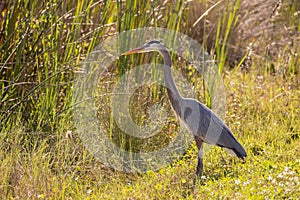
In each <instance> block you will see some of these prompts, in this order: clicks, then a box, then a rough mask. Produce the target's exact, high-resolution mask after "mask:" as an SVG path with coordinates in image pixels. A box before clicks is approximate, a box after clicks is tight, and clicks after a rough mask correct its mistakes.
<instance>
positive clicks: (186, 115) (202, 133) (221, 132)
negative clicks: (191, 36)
mask: <svg viewBox="0 0 300 200" xmlns="http://www.w3.org/2000/svg"><path fill="white" fill-rule="evenodd" d="M150 51H158V52H159V53H160V54H161V55H162V56H163V59H164V78H165V84H166V88H167V93H168V97H169V99H170V102H171V105H172V107H173V109H174V111H175V113H176V115H177V116H179V118H180V119H181V120H182V121H183V122H184V124H185V125H186V127H187V129H188V130H189V131H190V132H191V133H192V134H193V135H194V138H195V141H196V145H197V147H198V165H197V169H196V174H197V175H200V176H202V173H203V160H202V149H203V142H205V143H208V144H215V145H217V146H220V147H223V148H226V149H227V150H229V151H230V152H231V153H233V154H234V155H236V156H237V157H239V158H241V159H243V160H244V158H245V157H246V156H247V154H246V151H245V150H244V148H243V147H242V145H241V144H240V143H239V142H238V141H237V140H236V139H235V137H234V136H233V134H232V132H231V131H230V130H229V128H228V127H227V126H226V124H225V123H224V122H223V121H222V120H221V119H220V118H219V117H218V116H217V115H216V114H215V113H213V112H212V111H211V110H210V109H208V108H207V107H206V106H205V105H203V104H202V103H200V102H199V101H197V100H195V99H191V98H183V97H182V96H181V95H180V93H179V91H178V90H177V88H176V85H175V82H174V79H173V77H172V74H171V66H172V61H171V57H170V54H169V52H168V49H167V48H166V46H165V45H164V44H163V43H161V42H160V41H156V40H152V41H149V42H148V43H146V44H144V45H142V46H140V47H138V48H135V49H132V50H131V51H128V52H125V53H123V55H129V54H134V53H142V52H150Z"/></svg>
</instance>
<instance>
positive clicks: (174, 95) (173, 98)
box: [160, 50, 182, 116]
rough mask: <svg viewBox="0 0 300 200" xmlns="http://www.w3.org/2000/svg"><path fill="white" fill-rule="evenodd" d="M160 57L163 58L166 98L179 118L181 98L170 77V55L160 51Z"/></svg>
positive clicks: (165, 51)
mask: <svg viewBox="0 0 300 200" xmlns="http://www.w3.org/2000/svg"><path fill="white" fill-rule="evenodd" d="M160 53H161V55H162V56H163V58H164V78H165V83H166V87H167V92H168V97H169V99H170V102H171V104H172V106H173V108H174V110H175V111H176V113H177V114H178V115H179V116H181V110H180V106H179V104H180V99H181V98H182V97H181V95H180V93H179V91H178V90H177V88H176V85H175V82H174V79H173V76H172V71H171V66H172V61H171V57H170V54H169V53H168V51H167V50H160Z"/></svg>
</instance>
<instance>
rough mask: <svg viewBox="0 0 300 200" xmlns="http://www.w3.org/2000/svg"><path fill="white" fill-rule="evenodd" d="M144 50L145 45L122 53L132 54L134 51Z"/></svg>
mask: <svg viewBox="0 0 300 200" xmlns="http://www.w3.org/2000/svg"><path fill="white" fill-rule="evenodd" d="M143 50H144V48H143V47H138V48H135V49H132V50H130V51H127V52H125V53H122V55H130V54H134V53H139V52H142V51H143Z"/></svg>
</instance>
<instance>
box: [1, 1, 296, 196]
mask: <svg viewBox="0 0 300 200" xmlns="http://www.w3.org/2000/svg"><path fill="white" fill-rule="evenodd" d="M214 4H218V5H217V6H216V7H215V8H214V9H212V10H211V11H209V12H208V15H205V16H203V19H202V20H200V23H199V24H197V25H195V26H193V23H194V22H195V21H196V20H197V19H199V17H200V16H201V15H200V14H199V13H200V12H199V10H201V9H202V10H201V11H203V10H204V11H205V10H207V9H209V7H211V6H213V5H214ZM245 5H247V2H245V1H240V0H237V1H222V2H219V1H215V2H208V1H137V0H126V1H119V0H117V1H95V0H91V1H71V0H50V1H38V0H5V1H2V2H1V3H0V112H1V115H0V160H1V162H0V169H1V170H0V199H39V198H40V199H64V198H70V199H73V198H74V199H184V198H187V199H199V198H211V199H216V198H220V199H227V198H229V199H232V198H235V199H247V198H250V199H251V198H253V199H257V198H258V199H264V198H266V199H284V198H291V199H296V198H298V194H299V193H300V191H299V188H300V187H299V184H300V182H299V178H300V175H299V174H300V172H299V168H300V167H299V166H300V162H299V150H298V149H299V134H300V132H299V130H300V121H299V114H300V110H299V108H300V105H299V98H300V90H299V85H300V82H299V80H300V79H299V72H300V59H299V55H300V48H299V45H300V42H299V31H300V20H299V19H300V18H299V13H300V5H299V3H298V2H297V1H293V0H284V1H280V2H275V1H273V0H269V1H266V2H265V4H257V5H255V6H253V5H251V6H252V7H251V6H250V7H247V8H246V9H245ZM264 5H266V6H264ZM243 6H244V7H243ZM259 6H261V7H262V11H261V12H262V13H260V14H261V18H260V19H261V20H262V23H260V24H259V21H257V14H256V13H259V12H255V13H252V10H255V9H256V8H257V7H259ZM266 8H272V9H273V11H274V12H273V13H272V12H271V14H270V15H268V16H267V17H266V16H265V13H267V12H268V10H270V9H266ZM194 9H195V10H194ZM272 9H271V10H272ZM255 11H256V10H255ZM245 13H246V14H245ZM252 15H253V16H255V17H253V18H251V16H252ZM245 16H246V17H245ZM264 19H265V20H266V21H268V23H266V22H265V21H263V20H264ZM252 21H255V23H254V24H255V26H254V28H255V27H260V31H261V33H258V32H255V33H253V31H252V30H251V29H248V27H249V24H251V22H252ZM142 27H163V28H167V29H171V30H174V31H178V32H182V33H185V34H188V35H190V36H191V37H193V38H194V39H196V40H197V41H199V42H203V48H204V49H206V50H207V51H208V52H209V53H210V54H211V56H212V57H213V58H214V59H215V60H216V61H217V63H218V72H219V75H220V76H221V77H222V78H223V80H224V84H225V87H226V92H227V93H226V94H227V96H226V98H227V101H226V105H227V112H226V122H227V124H228V125H229V127H230V128H231V129H232V130H233V132H234V133H235V135H236V136H237V138H238V139H239V141H241V143H242V144H243V145H244V146H245V148H246V150H247V152H248V155H249V156H248V159H247V162H246V163H245V164H242V163H240V162H239V161H238V160H237V159H235V158H233V157H231V156H230V155H227V154H226V153H223V151H222V150H220V149H217V148H213V149H212V150H211V152H208V153H207V155H206V156H205V161H204V162H205V177H204V181H202V184H200V183H197V185H196V186H193V183H192V180H193V174H194V170H195V166H196V160H197V154H196V147H195V146H194V144H192V145H191V147H190V148H189V149H188V150H187V152H186V154H185V155H183V156H182V158H181V159H179V160H178V161H176V162H174V163H173V164H172V165H171V166H167V167H165V168H163V169H161V170H159V171H157V172H153V171H149V172H147V173H145V174H126V173H123V172H118V171H115V170H113V169H111V168H108V167H106V166H104V165H102V163H100V162H98V161H97V160H96V159H95V158H94V157H93V155H92V154H91V153H90V152H89V151H87V149H86V148H85V146H84V145H83V144H82V142H81V140H80V138H79V136H78V135H77V134H76V132H75V130H76V127H75V126H74V121H73V115H72V109H73V107H74V102H73V96H72V95H73V89H74V80H75V77H76V75H77V74H78V73H80V70H81V68H82V66H81V63H82V61H84V60H85V59H86V56H87V55H88V53H90V52H92V51H93V49H94V48H95V47H96V46H97V45H98V44H100V43H101V42H102V41H104V40H105V39H106V38H108V37H109V36H110V35H113V34H115V33H118V32H123V31H126V30H131V29H135V28H142ZM243 27H247V28H243ZM254 28H253V30H255V31H257V29H254ZM238 33H248V35H247V34H244V35H246V36H244V35H243V34H241V35H242V36H243V37H242V36H241V35H239V34H238ZM240 38H242V39H240ZM237 39H240V40H239V41H236V40H237ZM124 42H127V43H128V44H130V41H124ZM250 43H251V45H252V46H251V45H250ZM241 46H242V47H241ZM257 46H258V47H259V48H256V49H254V47H257ZM275 47H277V49H276V48H275ZM272 48H275V50H274V49H272ZM239 50H241V51H239ZM236 52H237V54H238V55H234V56H233V54H234V53H236ZM274 52H275V53H274ZM157 55H158V54H155V53H153V54H152V53H151V54H149V55H142V54H139V55H132V56H120V58H119V60H118V61H116V62H114V63H113V64H112V65H111V66H110V68H109V69H108V72H109V73H107V74H106V76H103V77H101V80H99V86H98V88H99V91H98V92H99V94H102V96H101V97H99V99H98V100H97V101H96V103H97V108H98V110H97V117H98V118H99V121H100V122H99V123H100V125H101V127H104V128H105V129H106V130H107V136H108V138H110V139H111V140H112V141H113V142H115V143H116V144H118V145H119V146H120V147H122V148H124V149H126V150H129V151H132V152H139V151H151V150H155V149H159V148H160V147H161V146H164V145H165V144H168V143H169V142H170V141H171V140H172V138H173V137H174V135H176V133H177V132H178V128H179V123H178V121H177V119H176V118H175V117H174V115H173V114H172V111H171V108H170V105H169V102H168V99H167V96H166V91H165V89H164V88H163V87H162V86H160V85H157V84H153V85H150V86H143V87H141V88H139V89H138V90H137V91H136V92H135V93H134V94H133V97H132V103H131V104H130V109H131V114H132V118H133V119H134V120H135V122H136V123H137V124H139V125H143V124H145V123H147V122H148V121H147V119H148V118H149V112H148V109H149V107H151V106H152V105H154V104H157V103H158V104H159V105H163V106H164V107H165V108H166V109H167V110H168V112H169V118H168V123H167V124H165V125H164V127H163V129H162V132H161V134H159V135H156V136H155V137H152V138H150V139H146V140H142V139H136V138H134V137H131V136H129V135H127V134H124V133H123V132H122V131H121V130H120V129H119V128H118V126H117V125H116V122H115V121H114V118H113V116H112V114H111V108H110V100H111V99H110V98H111V97H110V96H108V95H105V94H109V93H111V92H112V89H113V87H114V86H115V85H116V83H117V81H118V80H119V78H120V77H121V76H122V75H124V74H125V73H126V72H127V71H128V70H130V69H132V68H133V67H134V66H138V65H141V64H145V63H149V62H156V63H161V61H162V60H161V58H160V57H159V56H157ZM232 57H234V58H239V59H236V60H234V62H232V60H230V59H232ZM172 59H173V61H174V66H173V67H174V69H175V70H178V71H180V72H182V74H183V75H184V76H185V77H186V78H187V80H188V81H189V82H190V83H191V85H192V86H193V87H194V90H195V92H196V96H197V98H198V99H199V100H200V101H203V102H205V103H206V104H207V105H208V106H211V99H210V94H209V92H208V88H207V87H208V86H207V85H206V83H205V82H204V80H203V78H202V77H201V76H200V75H199V74H198V73H197V72H196V71H195V70H194V69H193V68H191V67H190V66H189V63H186V62H185V61H184V60H183V59H181V58H179V57H178V56H176V55H174V54H172ZM232 63H235V64H232ZM136 74H137V75H138V74H139V73H138V71H136ZM178 84H180V81H178ZM223 157H224V158H225V160H226V162H225V160H223Z"/></svg>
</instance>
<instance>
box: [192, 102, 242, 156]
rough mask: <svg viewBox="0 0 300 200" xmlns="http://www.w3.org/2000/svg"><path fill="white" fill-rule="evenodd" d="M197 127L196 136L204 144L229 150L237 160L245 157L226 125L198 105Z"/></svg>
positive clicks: (208, 110)
mask: <svg viewBox="0 0 300 200" xmlns="http://www.w3.org/2000/svg"><path fill="white" fill-rule="evenodd" d="M199 113H200V117H199V126H198V131H197V135H198V136H199V137H200V138H201V139H202V140H203V141H204V142H206V143H209V144H214V145H218V146H220V147H224V148H227V149H228V150H231V151H232V152H233V153H234V154H235V155H236V156H238V157H239V158H244V157H246V151H245V149H244V148H243V147H242V145H241V144H240V143H239V142H238V141H237V140H236V138H235V137H234V136H233V134H232V132H231V131H230V130H229V128H228V127H227V126H226V124H225V123H224V122H223V121H222V120H221V119H220V118H219V117H218V116H217V115H216V114H215V113H213V112H212V111H211V110H210V109H208V108H207V107H206V106H204V105H203V104H201V103H199Z"/></svg>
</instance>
